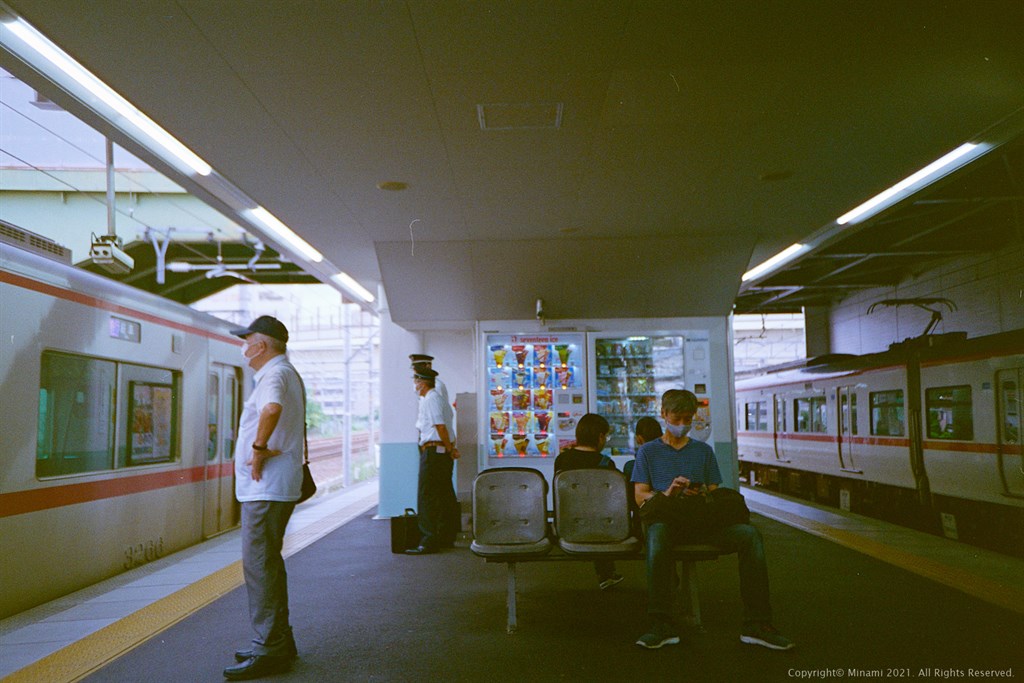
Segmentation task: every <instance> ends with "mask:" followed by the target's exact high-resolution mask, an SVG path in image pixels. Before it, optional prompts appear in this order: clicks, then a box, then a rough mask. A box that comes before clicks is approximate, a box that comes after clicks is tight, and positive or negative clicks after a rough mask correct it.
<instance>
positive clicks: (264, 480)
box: [235, 355, 306, 503]
mask: <svg viewBox="0 0 1024 683" xmlns="http://www.w3.org/2000/svg"><path fill="white" fill-rule="evenodd" d="M255 379H256V388H255V389H253V391H252V393H251V394H250V395H249V398H248V399H247V400H246V402H245V406H244V407H243V408H242V418H241V420H240V421H239V424H238V441H237V442H236V444H235V497H236V498H238V500H239V501H240V502H242V503H246V502H250V501H255V500H275V501H290V500H298V499H299V491H300V489H301V488H302V451H303V448H302V446H303V438H304V434H305V431H304V429H303V427H304V424H305V419H306V418H305V412H306V411H305V402H304V400H303V396H302V383H301V382H300V381H299V374H298V373H297V372H296V371H295V368H294V367H292V364H291V363H289V362H288V359H287V357H285V356H284V355H281V356H274V357H273V358H271V359H270V360H269V361H267V364H266V365H264V366H263V367H262V368H260V369H259V371H258V372H257V373H256V375H255ZM268 403H277V404H279V405H280V406H281V418H280V419H279V420H278V422H277V427H275V428H274V431H273V433H272V434H271V435H270V439H269V441H267V448H268V449H270V450H274V451H281V453H280V454H279V455H276V456H274V457H273V458H270V459H269V460H267V461H266V462H264V463H263V474H262V476H261V478H260V480H259V481H253V479H252V463H251V462H250V457H251V455H252V444H253V441H255V439H256V427H257V425H258V424H259V420H260V413H261V412H262V411H263V408H264V407H265V406H266V405H267V404H268Z"/></svg>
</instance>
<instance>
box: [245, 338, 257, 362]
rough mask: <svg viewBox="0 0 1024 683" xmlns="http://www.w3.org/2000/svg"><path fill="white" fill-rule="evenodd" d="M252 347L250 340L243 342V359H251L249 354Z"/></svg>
mask: <svg viewBox="0 0 1024 683" xmlns="http://www.w3.org/2000/svg"><path fill="white" fill-rule="evenodd" d="M254 343H255V342H254ZM251 348H252V345H251V344H249V342H243V343H242V360H243V361H247V362H248V361H249V360H250V358H251V356H249V349H251Z"/></svg>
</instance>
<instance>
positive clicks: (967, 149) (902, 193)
mask: <svg viewBox="0 0 1024 683" xmlns="http://www.w3.org/2000/svg"><path fill="white" fill-rule="evenodd" d="M988 149H989V147H988V145H983V144H975V143H971V142H967V143H964V144H962V145H960V146H959V147H957V148H956V149H954V150H953V151H952V152H950V153H949V154H947V155H945V156H944V157H942V158H940V159H936V160H935V161H933V162H932V163H930V164H928V165H927V166H925V167H924V168H922V169H921V170H920V171H918V172H917V173H914V174H913V175H910V176H907V177H906V178H904V179H903V180H901V181H900V182H898V183H896V184H895V185H893V186H892V187H890V188H889V189H888V190H885V191H884V192H881V193H879V194H877V195H875V196H874V197H872V198H871V199H869V200H867V201H866V202H864V203H863V204H861V205H860V206H858V207H857V208H855V209H853V210H852V211H848V212H846V213H844V214H843V215H842V216H840V217H839V218H837V219H836V223H838V224H839V225H847V224H853V223H859V222H861V221H863V220H867V219H868V218H870V217H871V216H874V215H875V214H877V213H879V212H881V211H883V210H885V209H887V208H889V207H890V206H892V205H893V204H895V203H896V202H898V201H900V200H901V199H904V198H905V197H908V196H910V195H911V194H912V193H914V192H917V191H918V190H920V189H921V188H922V187H924V186H925V185H927V184H929V183H931V182H932V181H934V180H938V179H939V178H940V177H942V176H943V175H946V174H947V173H949V172H952V171H954V170H956V169H958V168H960V167H961V166H963V165H964V164H966V163H967V162H969V161H972V160H973V159H976V158H977V157H979V156H981V154H982V153H984V152H986V151H988Z"/></svg>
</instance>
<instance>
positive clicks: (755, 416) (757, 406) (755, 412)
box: [746, 401, 768, 432]
mask: <svg viewBox="0 0 1024 683" xmlns="http://www.w3.org/2000/svg"><path fill="white" fill-rule="evenodd" d="M746 408H747V422H746V425H747V430H748V431H751V432H767V431H768V407H767V404H766V402H765V401H757V402H756V403H748V404H747V405H746Z"/></svg>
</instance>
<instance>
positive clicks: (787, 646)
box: [740, 622, 796, 650]
mask: <svg viewBox="0 0 1024 683" xmlns="http://www.w3.org/2000/svg"><path fill="white" fill-rule="evenodd" d="M740 642H743V643H746V644H748V645H760V646H761V647H766V648H768V649H771V650H792V649H793V648H794V647H796V643H794V642H793V641H792V640H790V639H789V638H787V637H786V636H784V635H782V634H781V633H779V632H778V630H777V629H776V628H775V627H774V626H772V625H771V624H769V623H767V622H763V623H762V622H757V623H752V624H746V625H744V627H743V633H742V634H741V635H740Z"/></svg>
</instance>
